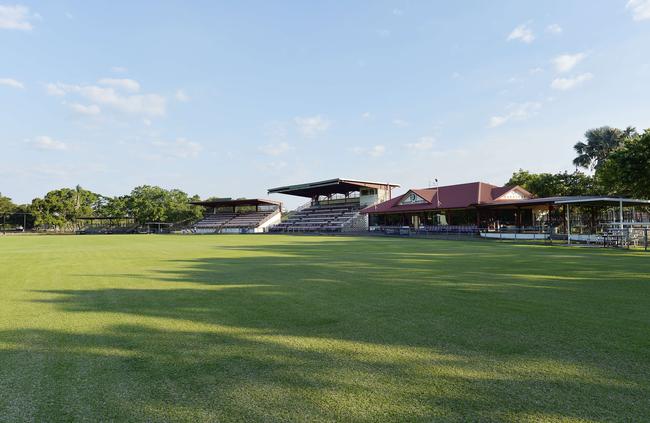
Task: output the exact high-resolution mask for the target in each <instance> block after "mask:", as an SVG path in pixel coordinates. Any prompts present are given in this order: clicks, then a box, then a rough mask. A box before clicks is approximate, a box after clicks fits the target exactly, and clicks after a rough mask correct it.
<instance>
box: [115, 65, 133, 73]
mask: <svg viewBox="0 0 650 423" xmlns="http://www.w3.org/2000/svg"><path fill="white" fill-rule="evenodd" d="M128 71H129V70H128V69H127V68H125V67H124V66H113V67H112V68H111V72H114V73H126V72H128Z"/></svg>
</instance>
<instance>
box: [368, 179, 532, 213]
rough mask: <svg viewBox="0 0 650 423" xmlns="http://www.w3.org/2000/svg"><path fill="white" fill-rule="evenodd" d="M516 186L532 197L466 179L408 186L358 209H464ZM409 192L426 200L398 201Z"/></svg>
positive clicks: (505, 192)
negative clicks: (468, 181)
mask: <svg viewBox="0 0 650 423" xmlns="http://www.w3.org/2000/svg"><path fill="white" fill-rule="evenodd" d="M513 190H516V191H517V192H518V193H519V194H521V196H522V197H524V198H532V195H531V194H530V193H529V192H528V191H526V190H525V189H523V188H521V187H519V186H514V187H498V186H496V185H492V184H488V183H485V182H470V183H466V184H457V185H447V186H442V187H438V188H424V189H412V190H409V191H408V192H407V193H405V194H403V195H400V196H397V197H395V198H393V199H391V200H388V201H385V202H383V203H380V204H377V205H374V206H370V207H367V208H365V209H363V210H362V213H401V212H414V211H426V210H440V209H464V208H467V207H471V206H476V205H481V204H487V203H492V202H498V201H499V200H498V199H499V198H501V197H503V196H504V195H505V194H507V193H509V192H511V191H513ZM410 192H414V193H415V194H417V195H419V196H420V197H422V198H424V199H425V200H426V203H419V204H400V203H401V201H402V199H403V198H404V197H405V196H406V195H407V194H408V193H410Z"/></svg>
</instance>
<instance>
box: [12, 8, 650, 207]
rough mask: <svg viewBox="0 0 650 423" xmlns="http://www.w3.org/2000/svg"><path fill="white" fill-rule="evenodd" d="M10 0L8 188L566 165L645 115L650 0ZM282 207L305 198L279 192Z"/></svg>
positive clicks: (447, 177)
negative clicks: (586, 142) (597, 137)
mask: <svg viewBox="0 0 650 423" xmlns="http://www.w3.org/2000/svg"><path fill="white" fill-rule="evenodd" d="M2 1H3V0H0V54H1V57H2V60H1V61H0V146H1V147H2V148H1V150H0V151H1V152H2V153H1V154H2V161H1V162H0V178H1V179H0V180H1V182H0V192H2V193H3V194H4V195H8V196H10V197H12V198H13V199H14V200H15V201H18V202H28V201H30V200H31V199H32V198H33V197H35V196H41V195H43V194H44V193H45V192H47V191H48V190H50V189H54V188H59V187H63V186H74V185H76V184H81V185H82V186H83V187H85V188H88V189H91V190H93V191H96V192H100V193H104V194H110V195H117V194H124V193H127V192H129V191H130V190H131V188H133V187H134V186H136V185H141V184H155V185H161V186H164V187H178V188H181V189H183V190H185V191H187V192H188V193H190V194H199V195H201V196H203V197H206V196H211V195H220V196H232V197H240V196H251V197H252V196H266V189H267V188H269V187H273V186H279V185H284V184H289V183H300V182H307V181H311V180H318V179H324V178H332V177H348V178H358V179H376V180H381V181H386V182H394V183H399V184H401V185H402V186H403V188H408V187H425V186H427V185H428V184H429V181H431V180H432V179H434V178H438V179H439V181H440V183H441V184H451V183H460V182H469V181H475V180H483V181H485V182H491V183H495V184H501V183H503V182H505V181H506V180H507V179H508V177H509V175H510V174H511V173H512V172H513V171H514V170H516V169H519V168H524V169H530V170H532V171H538V172H541V171H546V172H555V171H559V170H565V169H567V170H572V166H571V159H572V158H573V152H572V145H573V144H574V143H575V142H577V141H579V140H581V139H582V134H583V133H584V131H585V130H586V129H588V128H591V127H596V126H602V125H612V126H619V127H624V126H628V125H633V126H636V127H638V128H646V127H650V122H649V120H648V117H650V101H649V99H650V56H649V55H648V52H649V49H650V47H648V46H650V0H631V1H628V0H620V1H619V0H610V1H599V2H594V1H566V0H565V1H543V2H540V1H495V2H486V1H463V2H461V1H458V2H431V1H423V2H416V1H368V2H343V1H340V2H335V1H327V2H298V1H294V2H288V1H287V2H283V1H277V2H262V1H260V2H253V1H243V2H216V1H206V2H199V1H196V2H180V1H179V2H119V1H102V2H99V1H97V2H85V1H78V2H75V1H63V2H56V1H47V2H22V3H18V4H16V3H14V2H12V3H3V2H2ZM277 198H278V199H282V200H285V201H287V203H288V205H289V206H294V205H297V204H300V203H301V201H300V200H299V199H291V198H290V197H282V196H279V197H277Z"/></svg>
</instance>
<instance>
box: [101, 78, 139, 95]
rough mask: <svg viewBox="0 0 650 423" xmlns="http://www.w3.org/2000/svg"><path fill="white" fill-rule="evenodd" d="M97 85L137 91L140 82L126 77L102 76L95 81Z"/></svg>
mask: <svg viewBox="0 0 650 423" xmlns="http://www.w3.org/2000/svg"><path fill="white" fill-rule="evenodd" d="M97 82H98V83H99V85H105V86H108V87H113V88H115V89H118V90H123V91H128V92H132V93H137V92H138V91H140V83H139V82H138V81H135V80H133V79H128V78H102V79H100V80H99V81H97Z"/></svg>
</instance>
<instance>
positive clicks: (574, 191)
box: [506, 126, 650, 199]
mask: <svg viewBox="0 0 650 423" xmlns="http://www.w3.org/2000/svg"><path fill="white" fill-rule="evenodd" d="M573 149H574V150H575V153H576V157H575V159H574V160H573V164H574V165H575V166H576V170H575V171H574V172H572V173H569V172H566V171H565V172H560V173H554V174H553V173H531V172H528V171H526V170H522V169H519V170H518V171H516V172H514V173H513V174H512V177H511V178H510V180H509V181H508V182H506V185H509V186H513V185H519V186H521V187H523V188H524V189H526V190H528V191H529V192H530V193H532V194H534V195H535V196H537V197H555V196H574V195H612V196H621V197H631V198H641V199H648V198H650V130H645V131H644V132H643V133H639V132H637V130H636V129H635V128H632V127H628V128H625V129H619V128H612V127H609V126H603V127H600V128H594V129H589V130H588V131H587V132H585V137H584V140H583V141H579V142H578V143H576V144H575V145H574V146H573ZM587 172H591V173H587Z"/></svg>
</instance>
